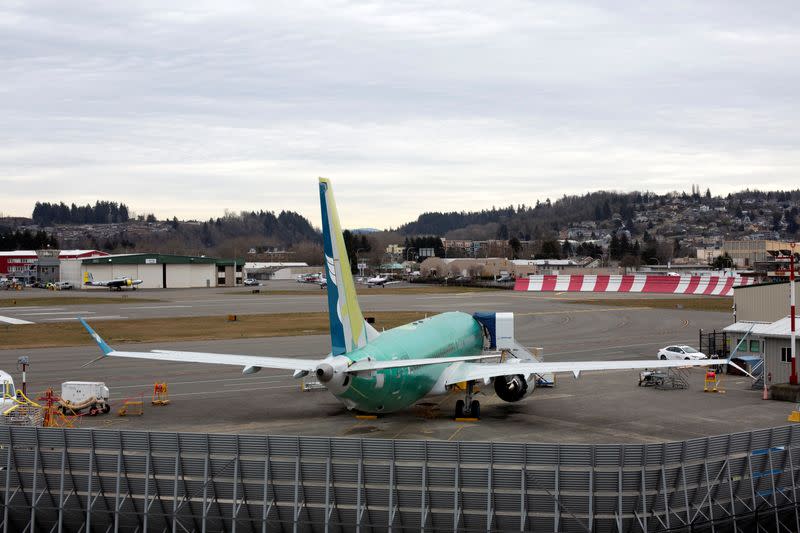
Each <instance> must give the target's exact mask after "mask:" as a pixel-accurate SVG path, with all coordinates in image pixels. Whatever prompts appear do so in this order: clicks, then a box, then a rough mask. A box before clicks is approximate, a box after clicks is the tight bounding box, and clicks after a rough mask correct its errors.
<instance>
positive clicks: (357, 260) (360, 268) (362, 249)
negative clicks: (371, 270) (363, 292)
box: [356, 248, 367, 278]
mask: <svg viewBox="0 0 800 533" xmlns="http://www.w3.org/2000/svg"><path fill="white" fill-rule="evenodd" d="M366 251H367V249H366V248H359V249H358V250H356V262H357V263H358V264H357V265H356V267H357V268H358V275H359V276H361V277H362V278H363V277H364V268H363V267H362V266H361V265H362V263H361V259H360V258H359V257H358V252H366Z"/></svg>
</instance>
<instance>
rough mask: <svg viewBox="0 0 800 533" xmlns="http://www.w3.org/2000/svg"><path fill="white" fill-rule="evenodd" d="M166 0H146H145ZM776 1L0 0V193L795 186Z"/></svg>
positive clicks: (396, 218)
mask: <svg viewBox="0 0 800 533" xmlns="http://www.w3.org/2000/svg"><path fill="white" fill-rule="evenodd" d="M167 5H169V6H171V7H165V6H167ZM797 7H798V6H797V3H796V2H795V1H791V0H787V1H770V2H755V1H753V2H744V1H742V2H731V1H724V2H715V1H709V0H704V1H702V2H698V1H696V0H692V1H686V2H681V1H669V2H642V1H631V2H620V1H605V2H599V1H598V2H581V1H575V2H569V1H561V0H559V1H553V2H548V1H542V2H515V1H494V2H485V1H481V2H457V3H456V2H447V1H441V0H440V1H437V2H431V3H428V2H412V1H403V2H391V3H385V4H384V3H372V2H348V1H324V2H297V1H294V2H263V1H255V2H239V1H232V0H225V1H220V0H214V1H212V2H205V1H202V0H191V1H186V2H166V3H165V2H161V1H152V2H109V1H107V0H103V1H97V2H81V1H75V2H64V1H63V0H52V1H31V0H21V1H15V0H4V1H3V2H2V3H0V73H2V74H1V77H0V199H1V200H0V212H2V213H3V214H4V215H21V216H30V213H31V211H32V208H33V204H34V202H35V201H37V200H42V201H65V202H67V203H70V202H76V203H86V202H94V200H96V199H106V200H115V201H122V202H125V203H127V204H128V205H129V207H130V208H131V209H132V210H133V211H135V212H137V213H149V212H153V213H155V214H156V215H157V216H159V217H172V216H173V215H177V216H178V218H182V219H185V218H200V219H203V218H208V217H211V216H220V215H222V214H224V211H225V209H228V210H233V211H239V210H244V209H246V210H258V209H264V210H276V211H279V210H281V209H291V210H296V211H299V212H301V213H303V214H304V215H306V216H308V217H309V218H311V220H312V221H313V222H314V223H315V224H318V223H319V207H318V194H317V186H316V177H317V176H326V177H329V178H331V179H332V180H333V183H334V188H335V190H336V193H337V199H338V203H339V208H340V212H341V215H342V219H343V220H342V222H343V224H344V225H345V226H346V227H363V226H373V227H379V228H384V227H388V226H396V225H399V224H401V223H403V222H406V221H408V220H410V219H413V218H415V217H416V216H417V215H418V214H419V213H421V212H423V211H431V210H442V211H444V210H462V209H464V210H472V209H480V208H484V207H487V208H488V207H491V206H492V205H498V206H501V205H509V204H519V203H526V204H533V203H535V201H536V200H537V199H541V200H544V199H545V198H546V197H550V198H557V197H560V196H562V195H563V194H580V193H584V192H587V191H593V190H597V189H614V190H634V189H639V190H644V189H647V190H651V191H656V192H665V191H670V190H676V189H677V190H687V191H688V190H690V187H691V184H692V183H698V184H700V185H701V187H703V188H704V189H705V187H710V188H711V190H712V192H714V193H727V192H730V191H732V190H739V189H742V188H745V187H751V188H752V187H759V188H798V187H800V183H799V181H800V180H798V177H799V173H798V169H800V152H799V151H798V144H799V142H798V141H800V139H799V138H798V137H800V135H798V124H800V105H799V104H800V102H798V94H800V66H799V65H800V15H798V13H800V10H798V9H797Z"/></svg>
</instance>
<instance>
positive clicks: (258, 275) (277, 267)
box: [244, 261, 323, 281]
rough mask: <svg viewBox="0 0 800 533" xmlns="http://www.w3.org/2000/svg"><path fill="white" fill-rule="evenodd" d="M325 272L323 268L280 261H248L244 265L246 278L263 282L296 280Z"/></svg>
mask: <svg viewBox="0 0 800 533" xmlns="http://www.w3.org/2000/svg"><path fill="white" fill-rule="evenodd" d="M321 270H323V267H321V266H316V267H310V266H308V263H302V262H299V261H298V262H278V261H269V262H264V261H248V262H247V263H245V264H244V272H245V277H247V278H253V279H257V280H261V281H266V280H269V279H274V280H288V279H295V278H296V277H297V276H299V275H301V274H314V273H316V272H320V271H321Z"/></svg>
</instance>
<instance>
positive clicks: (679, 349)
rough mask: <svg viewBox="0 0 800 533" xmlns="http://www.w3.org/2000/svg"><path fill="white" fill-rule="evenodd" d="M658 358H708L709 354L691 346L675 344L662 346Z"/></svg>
mask: <svg viewBox="0 0 800 533" xmlns="http://www.w3.org/2000/svg"><path fill="white" fill-rule="evenodd" d="M656 357H657V358H658V359H661V360H667V359H686V360H695V359H708V356H707V355H706V354H704V353H703V352H701V351H698V350H695V349H694V348H692V347H691V346H686V345H677V344H676V345H673V346H666V347H664V348H661V349H660V350H659V351H658V355H657V356H656Z"/></svg>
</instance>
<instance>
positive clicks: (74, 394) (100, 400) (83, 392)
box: [59, 381, 111, 416]
mask: <svg viewBox="0 0 800 533" xmlns="http://www.w3.org/2000/svg"><path fill="white" fill-rule="evenodd" d="M59 404H60V406H61V409H62V411H64V412H74V413H80V412H82V411H83V410H87V411H88V413H89V414H90V415H91V416H95V415H97V414H100V413H101V412H102V413H107V412H109V411H110V410H111V406H110V405H109V404H108V387H106V384H105V383H103V382H102V381H65V382H64V383H62V384H61V401H60V402H59Z"/></svg>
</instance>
